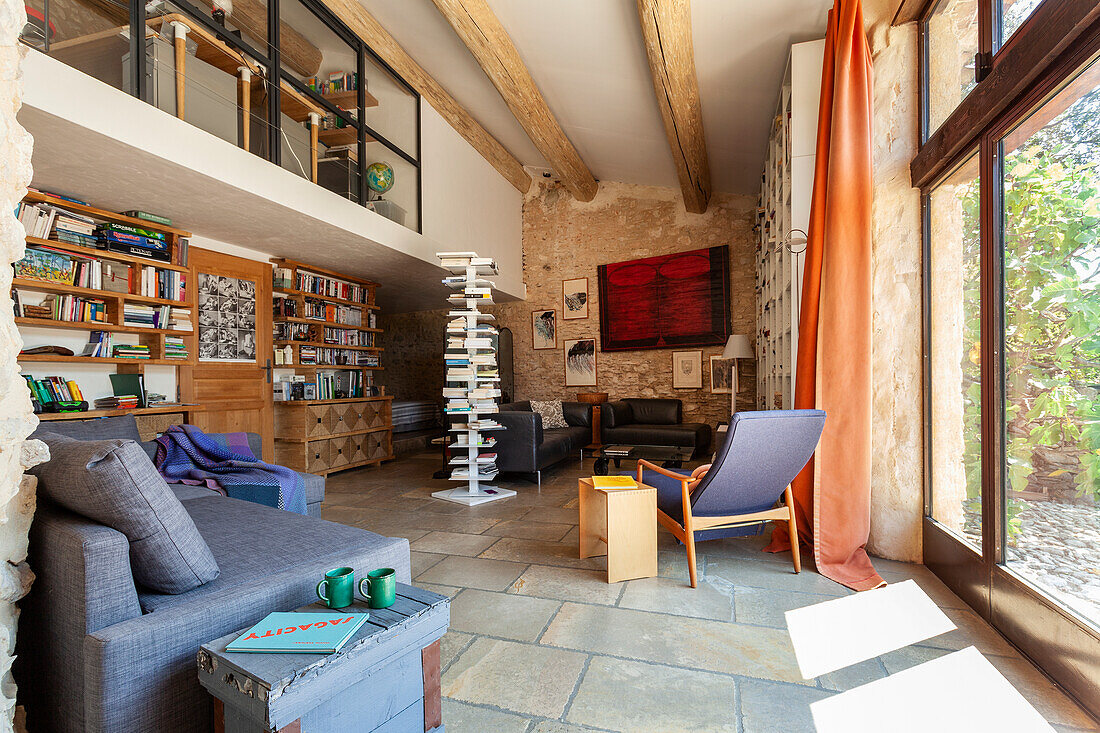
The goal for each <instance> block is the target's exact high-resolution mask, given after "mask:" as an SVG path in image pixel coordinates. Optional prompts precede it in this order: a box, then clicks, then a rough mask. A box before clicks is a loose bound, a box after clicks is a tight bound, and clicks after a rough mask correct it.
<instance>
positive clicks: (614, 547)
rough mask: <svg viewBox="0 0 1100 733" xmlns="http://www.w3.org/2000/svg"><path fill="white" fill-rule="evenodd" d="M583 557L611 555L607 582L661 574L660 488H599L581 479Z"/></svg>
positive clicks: (581, 540)
mask: <svg viewBox="0 0 1100 733" xmlns="http://www.w3.org/2000/svg"><path fill="white" fill-rule="evenodd" d="M577 493H578V498H579V500H580V556H581V557H582V558H585V557H593V556H595V555H607V582H608V583H618V582H619V581H620V580H632V579H634V578H652V577H653V576H655V575H656V574H657V490H656V489H655V488H653V487H652V486H646V485H645V484H638V485H637V486H634V487H630V488H625V489H620V488H603V489H597V488H596V487H595V486H593V484H592V479H590V478H582V479H580V481H578V482H577Z"/></svg>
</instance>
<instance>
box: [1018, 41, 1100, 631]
mask: <svg viewBox="0 0 1100 733" xmlns="http://www.w3.org/2000/svg"><path fill="white" fill-rule="evenodd" d="M1001 150H1002V160H1003V170H1004V184H1003V205H1002V217H1003V221H1002V226H1003V231H1004V241H1003V247H1004V355H1005V357H1004V359H1005V374H1004V378H1005V402H1004V421H1005V422H1004V430H1005V443H1006V446H1005V449H1006V455H1005V456H1004V470H1005V472H1006V482H1005V484H1006V486H1005V488H1006V491H1007V494H1008V495H1007V497H1006V510H1007V513H1008V515H1007V517H1006V518H1005V522H1006V529H1007V531H1006V534H1007V537H1006V541H1007V553H1006V562H1007V564H1008V566H1009V567H1010V568H1011V569H1013V570H1015V571H1016V572H1018V573H1020V574H1021V575H1023V576H1024V577H1026V578H1028V579H1029V580H1031V581H1032V582H1034V583H1035V584H1036V585H1038V586H1039V587H1040V588H1042V589H1043V590H1044V591H1046V592H1048V593H1050V594H1051V595H1053V596H1054V597H1055V598H1057V599H1058V600H1059V601H1061V602H1062V603H1064V604H1065V605H1067V606H1069V607H1070V608H1073V609H1075V610H1076V611H1077V612H1078V613H1080V614H1081V615H1083V616H1084V617H1086V618H1087V619H1089V620H1090V621H1091V622H1092V623H1093V624H1094V625H1097V626H1100V242H1098V237H1100V62H1093V63H1092V64H1091V65H1089V66H1088V67H1087V68H1085V69H1084V70H1083V71H1081V72H1080V73H1079V74H1078V75H1077V76H1076V77H1074V78H1073V79H1072V80H1070V81H1069V82H1068V83H1067V84H1066V85H1065V86H1063V87H1062V89H1061V90H1059V91H1058V92H1057V93H1055V94H1054V95H1053V96H1052V97H1051V98H1050V99H1049V100H1048V101H1047V102H1046V103H1044V104H1043V105H1042V106H1041V107H1040V108H1039V109H1037V110H1036V111H1034V112H1033V113H1031V114H1030V115H1029V116H1028V117H1027V118H1025V119H1024V120H1023V121H1022V122H1021V123H1020V124H1019V125H1018V126H1017V127H1016V128H1015V129H1013V130H1012V131H1011V132H1009V133H1008V134H1007V135H1006V136H1005V137H1004V138H1003V139H1002V140H1001Z"/></svg>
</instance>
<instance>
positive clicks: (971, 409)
mask: <svg viewBox="0 0 1100 733" xmlns="http://www.w3.org/2000/svg"><path fill="white" fill-rule="evenodd" d="M982 4H984V5H985V10H984V11H982V10H981V9H979V12H989V13H990V15H989V16H987V17H985V18H984V19H983V18H982V17H979V25H980V26H981V27H982V28H983V31H982V34H981V37H983V38H985V39H986V41H985V42H992V41H993V40H996V41H998V43H1000V39H1001V38H1002V37H1003V38H1004V39H1005V41H1004V43H1003V44H1000V46H999V50H998V51H997V54H996V56H994V58H993V64H994V65H997V64H1004V65H1006V66H1005V68H1006V70H1007V73H1005V74H1002V75H999V76H998V75H990V76H989V77H987V80H988V83H986V81H978V82H977V84H976V86H975V87H974V88H973V90H972V91H970V92H969V96H968V97H964V98H963V99H962V100H961V101H959V102H958V108H957V109H954V110H951V111H950V112H949V114H948V116H947V117H946V118H945V119H944V120H943V122H942V125H940V127H939V129H938V130H936V131H935V133H934V135H933V139H931V140H929V141H928V142H926V144H925V145H924V146H922V150H921V152H920V153H919V154H918V155H917V157H916V159H914V162H913V166H912V170H913V175H914V181H915V182H916V183H917V184H918V185H919V186H920V187H921V190H922V194H923V198H922V200H923V238H924V242H923V244H924V283H923V293H924V412H925V436H926V439H925V456H924V459H925V520H924V532H923V539H924V560H925V564H926V565H928V566H929V567H930V568H931V569H932V570H933V571H934V572H935V573H936V574H937V575H939V576H940V577H941V578H942V579H943V580H944V582H945V583H947V585H948V586H950V587H951V588H952V589H953V590H954V591H955V592H956V593H958V594H959V595H960V596H961V597H962V598H963V599H964V600H966V601H967V603H969V604H970V605H971V606H972V607H973V608H974V609H975V610H976V611H977V612H978V613H980V614H981V615H982V616H983V617H984V618H986V619H987V620H988V621H989V622H990V623H991V624H992V625H993V626H995V627H996V628H997V629H998V630H999V631H1001V633H1003V634H1004V635H1005V636H1006V637H1007V638H1008V639H1009V640H1010V641H1012V642H1013V643H1014V644H1015V645H1016V646H1017V647H1018V648H1019V649H1020V650H1021V651H1022V652H1023V653H1024V654H1025V655H1027V656H1028V657H1029V658H1030V659H1032V660H1033V661H1035V662H1036V663H1037V664H1038V665H1039V666H1040V667H1042V668H1043V670H1044V671H1046V672H1047V673H1048V674H1049V675H1050V676H1051V677H1052V678H1054V679H1055V681H1057V682H1058V683H1059V684H1061V685H1062V686H1063V687H1064V688H1065V689H1066V690H1067V691H1069V692H1070V693H1071V694H1073V695H1074V696H1075V697H1076V698H1077V699H1078V700H1079V701H1080V702H1081V703H1082V704H1083V705H1085V707H1087V708H1089V709H1090V710H1091V711H1092V712H1093V714H1096V715H1100V690H1098V688H1097V686H1096V682H1095V681H1096V680H1097V679H1100V19H1097V18H1096V17H1095V15H1092V13H1094V11H1095V6H1094V5H1093V4H1092V3H1090V2H1077V0H1064V1H1063V2H1062V3H1061V4H1060V5H1056V4H1054V3H1052V2H1051V0H1045V1H1044V2H1041V3H1040V2H1031V1H1029V0H1017V1H1016V2H1013V3H1009V2H1008V1H1007V0H1002V2H999V3H992V2H989V0H981V3H980V4H979V6H980V5H982ZM931 7H936V5H935V4H933V5H932V6H931ZM929 12H934V11H929ZM1075 14H1076V15H1075ZM1074 18H1077V20H1076V21H1075V20H1074ZM929 20H930V16H927V15H926V18H925V21H924V23H925V25H924V26H923V31H922V32H923V33H925V34H928V33H929V32H930V27H929V26H928V25H927V23H928V21H929ZM1059 23H1061V24H1062V25H1061V28H1068V29H1069V30H1070V31H1072V32H1073V33H1074V35H1073V37H1072V39H1071V40H1070V41H1068V42H1067V43H1065V44H1064V45H1063V46H1062V47H1061V48H1060V49H1059V50H1057V51H1056V52H1049V53H1047V54H1044V53H1042V52H1041V49H1043V48H1045V47H1046V45H1047V44H1050V43H1051V42H1052V40H1051V39H1052V36H1051V32H1050V29H1051V28H1052V27H1055V26H1057V24H1059ZM1054 37H1057V36H1054ZM1064 37H1065V36H1064V35H1063V36H1062V38H1064ZM1059 40H1061V39H1060V38H1059ZM987 47H988V46H987ZM927 49H928V46H927V43H926V45H925V50H926V52H927ZM1037 60H1039V61H1037ZM1036 63H1040V66H1038V67H1036V66H1035V64H1036ZM994 68H996V66H994ZM951 78H952V80H954V79H955V77H954V76H952V77H951ZM1021 78H1026V79H1028V81H1027V83H1026V84H1019V85H1018V86H1013V85H1015V84H1017V80H1018V79H1021ZM922 79H923V80H924V89H923V90H922V93H923V94H924V95H925V96H926V98H927V96H928V95H930V94H934V92H932V91H930V90H929V89H928V85H929V83H930V82H931V81H932V79H931V78H930V77H929V74H928V69H927V68H925V69H923V71H922ZM983 85H985V86H984V88H983ZM951 89H952V93H954V86H952V88H951ZM1005 89H1011V90H1012V92H1011V94H1012V96H1011V98H1008V99H1005V96H1004V95H1005V92H1004V90H1005ZM994 105H996V106H994ZM986 108H988V110H987V109H986ZM926 111H927V110H926ZM952 146H953V147H952ZM952 150H954V151H957V152H945V151H952Z"/></svg>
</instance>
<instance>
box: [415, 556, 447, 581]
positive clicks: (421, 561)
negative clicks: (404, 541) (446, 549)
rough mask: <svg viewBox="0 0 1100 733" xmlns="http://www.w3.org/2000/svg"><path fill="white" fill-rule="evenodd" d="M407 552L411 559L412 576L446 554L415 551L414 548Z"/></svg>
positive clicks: (418, 573)
mask: <svg viewBox="0 0 1100 733" xmlns="http://www.w3.org/2000/svg"><path fill="white" fill-rule="evenodd" d="M409 554H410V555H411V559H412V576H413V577H414V578H415V577H416V576H418V575H420V574H421V573H422V572H424V571H425V570H427V569H428V568H430V567H431V566H432V565H435V564H436V563H437V562H439V561H440V560H442V559H443V558H445V557H446V555H442V554H437V553H434V552H417V551H416V550H413V551H412V552H410V553H409Z"/></svg>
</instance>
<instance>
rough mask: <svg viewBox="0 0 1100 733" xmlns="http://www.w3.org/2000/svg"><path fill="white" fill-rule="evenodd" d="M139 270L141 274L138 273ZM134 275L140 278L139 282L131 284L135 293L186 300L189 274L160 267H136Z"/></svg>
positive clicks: (166, 298)
mask: <svg viewBox="0 0 1100 733" xmlns="http://www.w3.org/2000/svg"><path fill="white" fill-rule="evenodd" d="M139 272H140V273H141V274H140V275H137V273H139ZM132 275H133V276H136V277H138V278H139V281H138V282H137V283H133V282H131V284H130V292H132V293H134V294H135V295H144V296H146V297H149V298H162V299H164V300H185V299H186V297H187V295H186V288H187V276H186V275H185V274H184V273H182V272H176V271H175V270H163V269H160V268H158V267H142V268H136V267H135V268H133V271H132ZM135 285H136V287H135Z"/></svg>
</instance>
